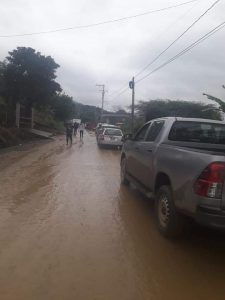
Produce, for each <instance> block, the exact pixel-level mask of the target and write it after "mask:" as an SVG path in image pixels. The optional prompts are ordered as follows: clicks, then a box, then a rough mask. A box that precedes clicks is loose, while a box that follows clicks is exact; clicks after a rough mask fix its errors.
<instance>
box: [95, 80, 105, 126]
mask: <svg viewBox="0 0 225 300" xmlns="http://www.w3.org/2000/svg"><path fill="white" fill-rule="evenodd" d="M96 86H99V87H101V88H102V89H101V90H100V92H101V93H102V108H101V119H100V120H101V121H102V115H103V110H104V99H105V93H106V91H105V85H104V84H96Z"/></svg>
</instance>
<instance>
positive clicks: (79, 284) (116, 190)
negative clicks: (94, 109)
mask: <svg viewBox="0 0 225 300" xmlns="http://www.w3.org/2000/svg"><path fill="white" fill-rule="evenodd" d="M12 157H13V158H12ZM2 159H4V168H1V171H0V188H1V194H0V299H1V300H28V299H29V300H31V299H32V300H33V299H35V300H45V299H54V300H58V299H59V300H64V299H65V300H70V299H71V300H75V299H76V300H94V299H95V300H116V299H119V300H139V299H140V300H150V299H154V300H161V299H162V300H164V299H168V300H170V299H204V300H207V299H224V298H225V285H224V280H225V259H224V257H225V235H224V234H223V233H218V232H216V231H211V230H208V229H202V228H199V227H198V226H196V227H194V229H193V231H192V233H191V234H190V235H189V236H187V237H184V238H183V239H182V240H180V241H169V240H166V239H164V238H163V237H161V236H160V234H159V233H158V231H157V229H156V227H155V224H154V220H153V209H152V204H151V202H150V201H149V200H147V199H146V198H144V197H143V196H142V195H140V194H139V193H138V192H137V191H136V190H134V189H133V188H127V187H121V186H120V182H119V159H120V152H119V151H118V150H107V149H98V147H97V145H96V142H95V138H94V136H93V135H89V134H87V133H86V134H85V137H84V143H83V144H82V143H80V142H79V140H78V139H77V140H76V141H75V142H74V144H73V146H72V147H67V146H66V145H65V140H64V138H63V139H62V138H60V139H58V140H56V141H55V142H52V143H48V144H44V145H40V146H36V147H32V148H30V149H24V150H21V151H20V152H15V151H14V152H12V153H11V154H10V153H7V155H6V154H4V155H3V154H2V155H0V160H1V161H2ZM0 165H1V163H0Z"/></svg>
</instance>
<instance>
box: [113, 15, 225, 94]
mask: <svg viewBox="0 0 225 300" xmlns="http://www.w3.org/2000/svg"><path fill="white" fill-rule="evenodd" d="M224 27H225V21H224V22H222V23H221V24H219V25H218V26H216V27H214V28H213V29H212V30H210V31H209V32H208V33H206V34H205V35H203V36H202V37H201V38H199V39H198V40H196V41H195V42H194V43H192V44H191V45H189V46H188V47H186V48H185V49H183V50H182V51H180V52H179V53H177V54H176V55H175V56H173V57H172V58H170V59H169V60H168V61H166V62H165V63H163V64H162V65H160V66H159V67H157V68H155V69H154V70H152V71H151V72H149V73H148V74H146V75H145V76H144V77H142V78H140V79H139V80H137V81H136V84H138V83H139V82H141V81H143V80H144V79H145V78H147V77H148V76H150V75H152V74H153V73H155V72H157V71H159V70H160V69H162V68H163V67H165V66H166V65H168V64H170V63H171V62H173V61H174V60H176V59H178V58H179V57H181V56H183V55H184V54H185V53H187V52H188V51H190V50H191V49H192V48H194V47H196V46H197V45H198V44H200V43H202V42H203V41H204V40H206V39H208V38H209V37H210V36H212V35H214V34H215V33H216V32H217V31H219V30H221V29H223V28H224ZM127 90H129V88H126V89H124V90H123V91H121V93H120V94H118V95H117V96H116V97H118V96H120V95H122V94H124V93H125V92H126V91H127ZM116 97H115V98H116ZM113 99H114V98H113Z"/></svg>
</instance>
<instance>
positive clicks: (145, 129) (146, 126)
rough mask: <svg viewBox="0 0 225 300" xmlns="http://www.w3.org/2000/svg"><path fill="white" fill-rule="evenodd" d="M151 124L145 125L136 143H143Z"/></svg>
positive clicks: (138, 134)
mask: <svg viewBox="0 0 225 300" xmlns="http://www.w3.org/2000/svg"><path fill="white" fill-rule="evenodd" d="M149 126H150V124H145V125H144V127H142V128H141V129H140V130H139V131H138V133H137V134H136V136H135V141H143V140H144V138H145V135H146V132H147V130H148V128H149Z"/></svg>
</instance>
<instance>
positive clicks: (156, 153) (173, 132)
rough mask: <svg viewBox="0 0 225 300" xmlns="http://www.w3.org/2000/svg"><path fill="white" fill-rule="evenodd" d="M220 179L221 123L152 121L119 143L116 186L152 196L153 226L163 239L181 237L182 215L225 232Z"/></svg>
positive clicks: (224, 157) (223, 159)
mask: <svg viewBox="0 0 225 300" xmlns="http://www.w3.org/2000/svg"><path fill="white" fill-rule="evenodd" d="M125 138H126V137H125ZM224 181H225V124H224V123H223V122H220V121H213V120H205V119H184V118H162V119H156V120H152V121H150V122H148V123H146V124H145V125H144V126H143V127H142V128H141V129H140V130H139V131H138V132H137V133H136V135H134V136H133V137H131V136H129V137H128V139H127V140H126V141H125V143H124V146H123V150H122V156H121V182H122V183H124V184H127V183H129V182H133V183H134V184H135V185H136V186H137V187H138V188H139V189H140V190H141V191H142V192H144V193H145V194H147V195H148V196H149V197H150V196H154V197H153V198H154V199H155V215H156V221H157V225H158V227H159V230H160V232H161V233H162V234H163V235H165V236H167V237H173V236H176V235H179V234H181V233H182V232H183V229H184V227H185V224H186V221H187V220H188V219H190V218H187V217H191V218H193V219H194V220H196V221H197V222H199V223H201V224H203V225H206V226H211V227H216V228H221V229H225V186H224Z"/></svg>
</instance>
